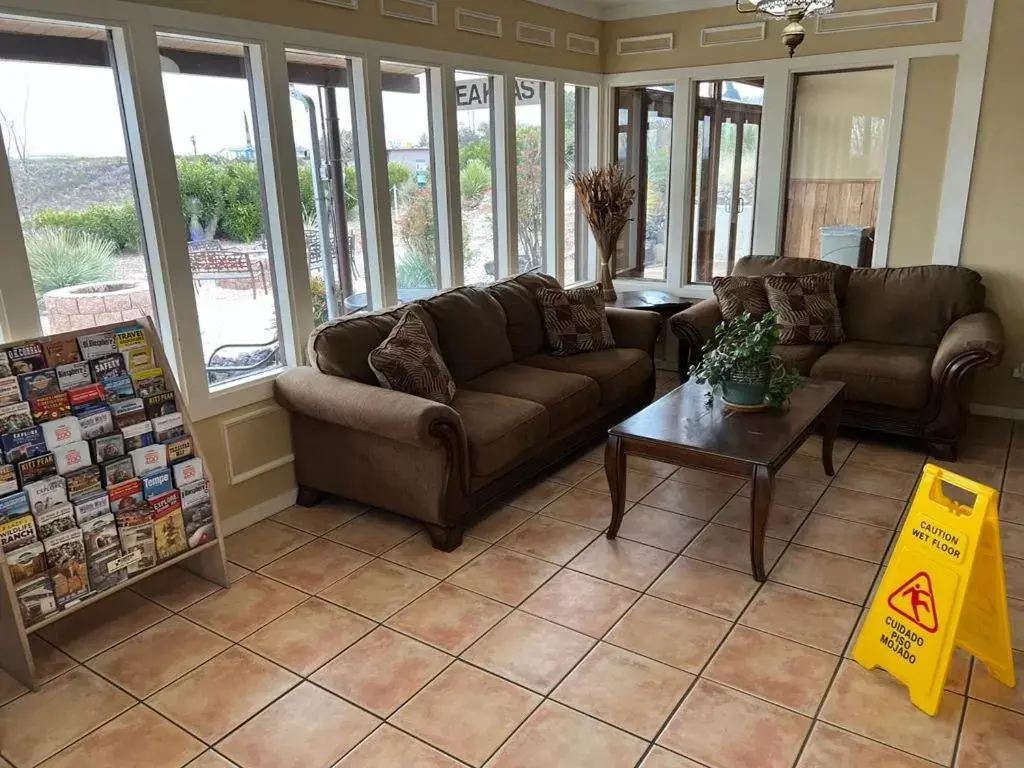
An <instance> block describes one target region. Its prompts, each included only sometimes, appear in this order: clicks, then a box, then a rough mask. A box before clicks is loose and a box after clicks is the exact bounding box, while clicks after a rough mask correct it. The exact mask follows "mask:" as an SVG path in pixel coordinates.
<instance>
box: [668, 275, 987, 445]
mask: <svg viewBox="0 0 1024 768" xmlns="http://www.w3.org/2000/svg"><path fill="white" fill-rule="evenodd" d="M822 270H831V271H833V272H834V273H835V277H836V280H835V286H836V296H837V299H838V301H839V305H840V310H841V314H842V320H843V331H844V333H845V335H846V341H845V342H844V343H842V344H836V345H834V346H829V345H825V344H806V345H800V346H778V347H776V352H777V353H778V354H779V356H780V357H781V358H782V359H783V360H784V361H785V363H786V366H787V367H790V368H796V369H797V370H799V371H800V373H802V374H804V375H806V376H811V377H815V378H821V379H832V380H835V381H843V382H845V383H846V407H845V410H844V412H843V423H844V424H846V425H847V426H854V427H862V428H867V429H873V430H878V431H882V432H890V433H894V434H899V435H904V436H908V437H914V438H919V439H922V440H923V441H924V442H925V443H926V444H927V447H928V448H929V449H930V450H931V451H932V452H933V453H934V454H935V455H936V456H939V457H940V458H955V455H956V446H957V442H958V441H959V439H960V438H961V436H962V435H963V432H964V428H965V426H966V417H967V404H968V403H967V395H968V394H969V389H970V382H971V378H972V376H971V374H972V373H973V372H974V371H975V370H977V369H979V368H987V367H991V366H994V365H996V364H998V363H999V361H1000V360H1001V359H1002V355H1003V346H1004V339H1003V327H1002V323H1000V321H999V318H998V317H997V316H996V315H995V314H994V313H993V312H991V311H990V310H987V309H986V308H985V288H984V286H982V284H981V275H979V274H978V273H977V272H975V271H973V270H970V269H966V268H964V267H947V266H936V265H928V266H921V267H900V268H891V269H851V268H849V267H845V266H839V265H836V264H831V263H829V262H824V261H818V260H816V259H797V258H789V257H782V258H759V257H747V258H744V259H740V261H738V262H737V263H736V266H735V268H734V269H733V274H734V275H742V276H747V277H754V276H759V275H766V274H782V273H787V274H797V275H799V274H807V273H809V272H819V271H822ZM721 321H722V315H721V312H720V311H719V308H718V301H717V300H716V299H714V298H710V299H706V300H705V301H702V302H700V303H698V304H695V305H694V306H692V307H690V308H689V309H687V310H684V311H683V312H680V313H679V314H677V315H675V316H674V317H672V318H671V320H670V321H669V323H670V326H671V328H672V331H673V332H674V333H675V335H676V336H677V337H678V338H679V366H680V368H679V369H680V372H681V375H682V376H683V378H684V379H685V377H686V370H687V368H688V367H689V365H690V364H692V363H693V362H694V361H695V360H697V359H698V357H699V355H700V351H701V348H702V347H703V346H704V344H705V342H706V341H707V340H708V339H710V338H711V337H712V336H713V334H714V328H715V326H716V325H717V324H718V323H720V322H721Z"/></svg>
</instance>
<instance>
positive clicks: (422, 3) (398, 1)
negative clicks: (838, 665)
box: [380, 0, 437, 24]
mask: <svg viewBox="0 0 1024 768" xmlns="http://www.w3.org/2000/svg"><path fill="white" fill-rule="evenodd" d="M380 12H381V14H382V15H384V16H391V17H392V18H395V19H405V20H406V21H418V22H419V23H420V24H437V3H436V2H435V0H380Z"/></svg>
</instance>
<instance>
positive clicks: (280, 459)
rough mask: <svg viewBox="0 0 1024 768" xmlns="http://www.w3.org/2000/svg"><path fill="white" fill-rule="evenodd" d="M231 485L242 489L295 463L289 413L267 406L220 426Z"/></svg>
mask: <svg viewBox="0 0 1024 768" xmlns="http://www.w3.org/2000/svg"><path fill="white" fill-rule="evenodd" d="M221 430H222V432H223V435H224V448H225V453H226V454H227V465H228V467H227V468H228V481H229V482H230V483H231V485H239V484H240V483H244V482H245V481H246V480H251V479H252V478H254V477H258V476H259V475H262V474H264V473H266V472H270V471H271V470H273V469H277V468H278V467H282V466H284V465H285V464H290V463H291V462H292V461H294V460H295V457H294V456H293V455H292V449H291V429H290V426H289V423H288V412H287V411H285V410H284V409H283V408H280V407H278V406H277V405H267V406H264V407H262V408H259V409H257V410H254V411H249V412H248V413H243V414H242V415H240V416H235V417H232V418H229V419H226V420H225V421H223V422H221Z"/></svg>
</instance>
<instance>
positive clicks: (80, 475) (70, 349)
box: [0, 324, 216, 626]
mask: <svg viewBox="0 0 1024 768" xmlns="http://www.w3.org/2000/svg"><path fill="white" fill-rule="evenodd" d="M178 407H179V406H178V402H177V398H176V397H175V393H174V391H173V388H172V387H169V386H168V384H167V380H166V378H165V375H164V371H163V369H162V368H160V367H158V365H157V363H156V356H155V355H154V352H153V349H152V348H151V347H150V343H149V340H148V338H147V336H146V332H145V329H143V328H142V326H140V325H138V324H128V325H125V326H124V327H119V328H114V329H113V330H96V331H94V332H86V333H83V334H82V335H80V336H78V337H77V338H58V339H39V340H35V341H27V342H20V343H18V344H14V345H10V346H7V347H4V348H0V548H2V551H3V553H4V558H5V559H6V563H7V568H8V570H9V571H10V574H11V579H12V582H13V583H14V587H15V592H16V593H17V598H18V602H19V605H20V607H21V613H22V618H23V619H24V622H25V624H26V626H30V625H32V624H35V623H37V622H38V621H40V620H42V619H44V618H46V617H47V616H49V615H50V614H52V613H54V612H55V611H59V610H62V609H64V608H67V607H68V606H72V605H74V604H75V603H76V602H78V601H80V600H82V599H83V598H86V597H88V596H91V595H94V594H96V593H98V592H102V591H103V590H105V589H109V588H110V587H112V586H115V585H116V584H119V583H120V582H122V581H124V580H125V579H127V578H128V577H129V576H134V575H135V574H138V573H141V572H143V571H145V570H146V569H147V568H152V567H154V566H155V565H157V564H158V563H160V562H163V561H166V560H169V559H171V558H173V557H177V556H178V555H180V554H182V553H184V552H187V551H188V550H189V549H190V548H194V547H197V546H200V545H202V544H205V543H206V542H208V541H212V540H213V538H214V537H215V536H216V530H215V526H214V522H213V509H212V506H211V504H210V491H209V483H208V482H207V480H206V479H205V473H204V467H203V462H202V459H201V458H199V457H197V456H196V455H195V451H194V443H193V440H192V436H191V435H189V434H188V433H187V431H186V427H185V421H184V418H183V415H182V414H181V412H180V411H179V409H178Z"/></svg>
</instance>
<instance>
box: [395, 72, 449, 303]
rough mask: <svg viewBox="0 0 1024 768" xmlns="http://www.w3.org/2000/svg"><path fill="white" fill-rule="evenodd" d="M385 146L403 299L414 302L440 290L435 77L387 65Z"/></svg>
mask: <svg viewBox="0 0 1024 768" xmlns="http://www.w3.org/2000/svg"><path fill="white" fill-rule="evenodd" d="M380 66H381V74H382V78H383V82H384V93H383V94H382V98H383V100H384V140H385V142H386V143H387V148H388V186H389V187H390V189H391V225H392V230H393V233H394V236H393V243H394V249H395V278H396V282H397V285H398V298H399V300H401V301H413V300H415V299H419V298H423V297H424V296H429V295H430V294H432V293H435V292H436V291H437V290H438V289H439V288H440V287H441V264H440V260H439V252H440V248H439V247H438V240H437V210H436V204H435V201H434V190H433V184H432V178H431V177H432V174H433V170H434V169H433V150H432V147H433V144H432V141H431V125H430V99H431V94H430V79H431V78H430V75H431V71H430V70H429V69H428V68H426V67H422V66H419V65H413V64H401V63H397V62H389V61H382V62H381V65H380Z"/></svg>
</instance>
